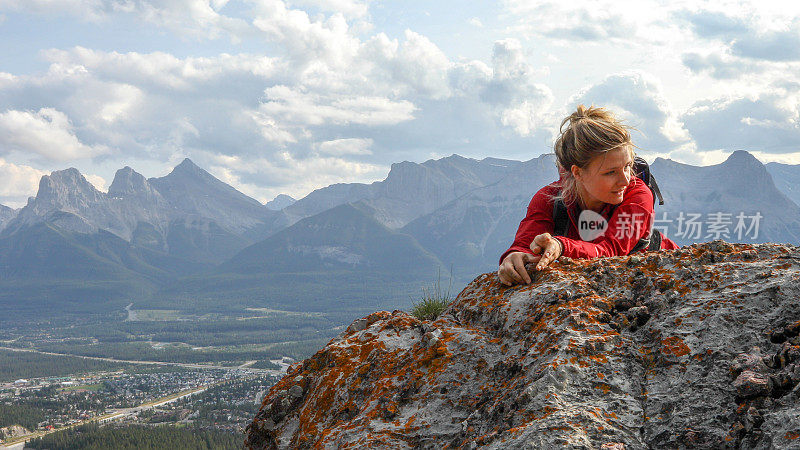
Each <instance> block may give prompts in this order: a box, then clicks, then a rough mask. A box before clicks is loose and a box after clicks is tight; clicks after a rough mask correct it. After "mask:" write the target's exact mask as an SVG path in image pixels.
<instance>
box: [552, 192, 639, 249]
mask: <svg viewBox="0 0 800 450" xmlns="http://www.w3.org/2000/svg"><path fill="white" fill-rule="evenodd" d="M652 223H653V193H652V192H650V189H649V188H648V187H647V186H646V185H645V184H644V183H640V184H639V185H638V186H637V187H636V188H635V189H631V190H630V191H629V192H626V196H625V199H624V200H623V201H622V203H620V204H619V206H617V207H616V209H614V212H613V214H612V215H611V217H610V219H609V221H608V228H607V230H606V232H605V233H603V234H602V235H601V236H599V237H598V238H596V239H595V240H593V241H591V242H585V241H581V240H576V239H570V238H566V237H561V236H559V237H558V238H557V239H559V240H560V241H561V243H562V244H563V245H564V252H563V253H562V256H567V257H570V258H597V257H600V256H622V255H627V254H628V253H630V251H631V250H633V248H634V247H635V246H636V244H637V243H638V242H639V239H641V238H643V237H645V236H647V234H648V233H649V232H650V226H651V225H652ZM570 226H571V227H575V223H574V222H573V223H571V224H570Z"/></svg>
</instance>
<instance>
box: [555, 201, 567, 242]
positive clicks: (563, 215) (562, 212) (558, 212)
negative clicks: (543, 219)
mask: <svg viewBox="0 0 800 450" xmlns="http://www.w3.org/2000/svg"><path fill="white" fill-rule="evenodd" d="M568 225H569V213H568V212H567V205H565V204H564V200H562V199H560V198H557V199H555V201H553V236H566V235H567V226H568Z"/></svg>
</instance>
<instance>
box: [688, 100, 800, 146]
mask: <svg viewBox="0 0 800 450" xmlns="http://www.w3.org/2000/svg"><path fill="white" fill-rule="evenodd" d="M799 94H800V91H798V90H794V91H793V92H786V91H783V90H780V89H779V90H775V91H767V92H764V93H762V94H761V95H758V96H756V97H754V98H725V99H713V100H704V101H701V102H698V103H696V104H695V105H693V106H692V108H690V109H689V110H688V111H687V112H686V113H685V114H684V115H683V116H682V120H683V122H684V123H685V124H686V128H687V129H688V130H689V132H690V133H691V135H692V137H693V138H694V140H695V141H696V142H697V146H698V149H699V150H701V151H707V150H719V149H723V150H727V151H732V150H748V151H750V150H756V151H761V152H765V153H792V152H796V151H797V149H798V148H800V123H798V116H800V102H798V95H799Z"/></svg>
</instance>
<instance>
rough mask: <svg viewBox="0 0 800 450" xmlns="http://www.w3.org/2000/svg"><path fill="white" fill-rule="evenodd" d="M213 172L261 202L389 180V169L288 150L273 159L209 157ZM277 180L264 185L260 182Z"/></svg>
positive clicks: (227, 156) (231, 156)
mask: <svg viewBox="0 0 800 450" xmlns="http://www.w3.org/2000/svg"><path fill="white" fill-rule="evenodd" d="M207 157H208V158H209V161H210V163H211V167H212V169H211V173H213V174H214V175H217V176H220V178H222V179H224V180H226V181H227V182H229V183H231V184H233V185H235V186H241V187H242V191H243V192H245V193H246V194H248V195H251V196H253V197H254V198H256V199H258V200H260V201H261V202H266V201H268V200H271V199H273V198H275V196H276V195H278V194H281V193H285V194H288V195H290V196H292V197H295V198H301V197H304V196H305V195H307V194H308V193H309V192H311V191H313V190H314V189H317V188H319V187H322V186H327V185H330V184H334V183H353V182H371V181H374V180H376V179H381V178H385V177H386V175H387V174H388V173H389V167H388V166H383V165H378V164H371V163H365V162H356V161H350V160H348V159H345V158H343V157H339V156H331V155H313V156H310V157H306V158H300V157H296V156H295V155H293V154H291V153H290V152H288V151H284V152H280V153H278V154H277V155H274V156H273V157H270V158H255V159H248V158H242V157H240V156H236V155H221V154H208V155H207ZM264 178H268V179H270V180H273V184H272V185H270V186H264V185H263V184H262V183H259V182H258V180H261V179H264Z"/></svg>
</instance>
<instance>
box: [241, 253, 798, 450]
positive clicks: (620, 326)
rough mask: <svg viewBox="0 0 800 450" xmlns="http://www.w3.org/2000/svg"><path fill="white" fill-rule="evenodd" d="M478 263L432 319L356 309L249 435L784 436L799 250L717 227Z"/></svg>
mask: <svg viewBox="0 0 800 450" xmlns="http://www.w3.org/2000/svg"><path fill="white" fill-rule="evenodd" d="M533 278H534V282H533V283H532V284H531V285H527V286H515V287H505V286H503V285H501V284H500V283H499V282H498V280H497V277H496V275H495V274H494V273H489V274H485V275H481V276H479V277H477V278H476V279H475V280H474V281H473V282H472V283H471V284H469V285H468V286H467V287H466V288H465V289H464V290H463V291H462V292H461V293H460V294H459V295H458V297H457V298H456V299H455V301H454V302H453V303H451V305H450V306H449V307H448V308H447V309H446V310H445V311H444V313H443V314H442V315H441V316H440V317H439V318H438V319H436V320H435V321H433V322H423V321H420V320H418V319H416V318H414V317H412V316H410V315H408V314H406V313H404V312H402V311H394V312H391V313H390V312H385V311H384V312H377V313H374V314H371V315H369V316H368V317H365V318H363V319H359V320H356V321H355V322H354V323H353V324H352V325H351V326H350V327H349V328H348V329H347V330H346V331H345V332H343V333H342V334H341V335H340V336H339V337H338V338H335V339H333V340H332V341H331V342H330V343H329V344H328V345H327V346H326V347H325V348H323V349H322V350H320V351H319V352H317V353H316V354H315V355H314V356H313V357H311V358H309V359H307V360H305V361H303V362H301V363H297V364H295V365H294V366H292V367H290V369H289V371H288V373H287V375H286V376H285V377H284V378H283V379H282V380H281V381H280V382H279V383H277V384H276V385H275V386H274V387H273V388H272V389H271V390H270V392H269V393H268V394H267V396H266V397H265V398H264V401H263V403H262V407H261V409H260V411H259V412H258V414H257V415H256V417H255V418H254V421H253V422H252V423H251V424H250V425H249V426H248V427H247V438H246V442H245V444H246V447H247V448H251V449H253V448H312V447H313V448H316V447H322V448H325V447H328V446H337V447H338V448H355V447H366V448H477V447H481V448H484V447H485V448H498V449H499V448H503V449H505V448H557V447H569V448H616V449H621V448H626V449H640V448H642V449H644V448H790V447H792V448H793V447H797V445H798V444H797V442H798V441H797V439H798V438H800V418H798V416H797V414H796V411H797V409H798V407H799V406H800V336H798V335H799V334H800V320H799V319H800V304H798V303H797V302H796V299H797V296H798V295H800V249H799V248H798V247H792V246H783V245H776V244H758V245H744V244H736V245H731V244H727V243H725V242H723V241H714V242H710V243H706V244H696V245H692V246H691V247H686V248H683V249H680V250H675V251H668V252H667V251H665V252H659V253H652V252H651V253H647V254H643V255H637V256H631V257H616V258H599V259H595V260H588V261H587V260H569V259H564V260H562V261H559V262H558V263H557V264H555V265H554V266H553V267H551V268H549V269H547V270H545V271H543V272H540V273H535V274H533Z"/></svg>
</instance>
